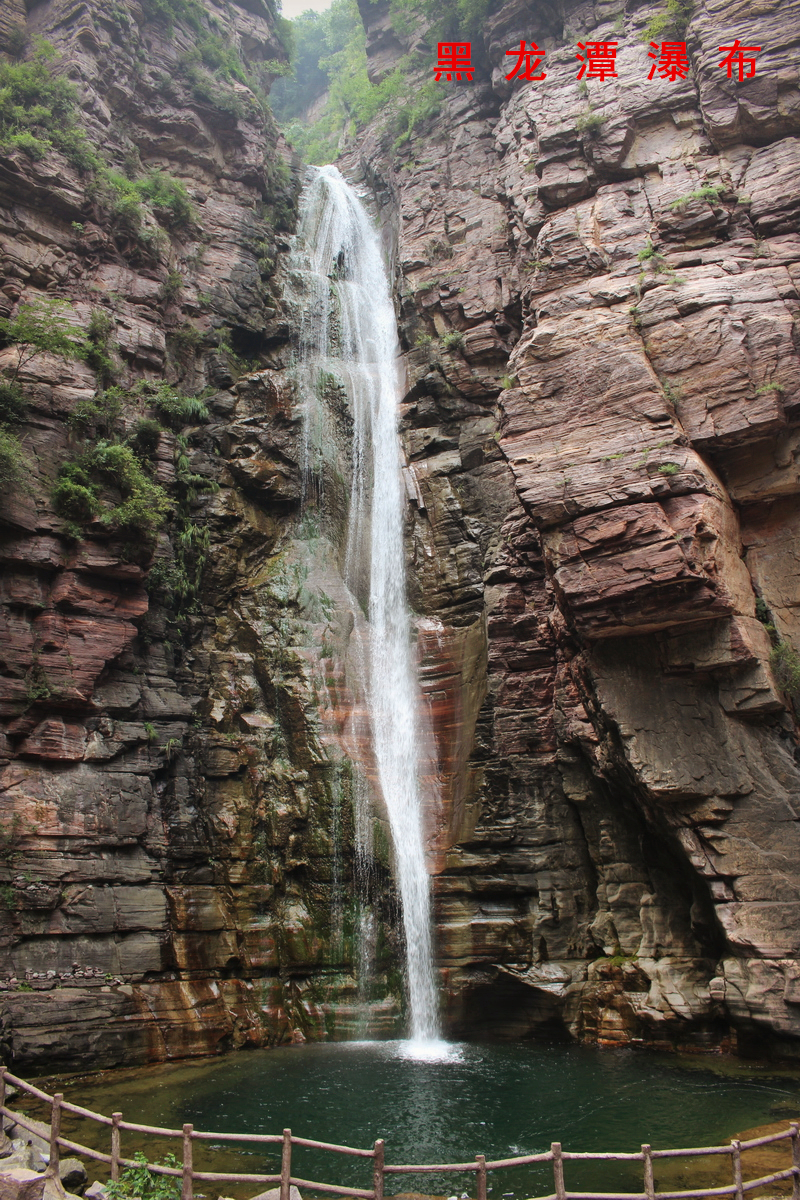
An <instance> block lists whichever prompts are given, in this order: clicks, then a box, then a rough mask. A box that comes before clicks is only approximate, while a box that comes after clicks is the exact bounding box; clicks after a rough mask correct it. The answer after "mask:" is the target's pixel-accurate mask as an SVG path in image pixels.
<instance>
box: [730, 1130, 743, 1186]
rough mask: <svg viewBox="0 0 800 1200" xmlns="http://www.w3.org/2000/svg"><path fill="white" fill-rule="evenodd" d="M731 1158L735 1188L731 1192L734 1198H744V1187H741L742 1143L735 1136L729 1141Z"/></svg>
mask: <svg viewBox="0 0 800 1200" xmlns="http://www.w3.org/2000/svg"><path fill="white" fill-rule="evenodd" d="M731 1158H732V1160H733V1186H734V1187H735V1188H736V1191H735V1192H734V1193H733V1194H734V1196H735V1197H736V1200H744V1188H743V1187H742V1145H741V1142H739V1141H738V1140H737V1139H736V1138H734V1140H733V1141H732V1142H731Z"/></svg>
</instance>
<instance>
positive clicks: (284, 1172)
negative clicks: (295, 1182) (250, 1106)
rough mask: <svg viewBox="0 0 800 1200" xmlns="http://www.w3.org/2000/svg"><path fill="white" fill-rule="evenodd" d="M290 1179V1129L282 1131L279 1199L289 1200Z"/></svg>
mask: <svg viewBox="0 0 800 1200" xmlns="http://www.w3.org/2000/svg"><path fill="white" fill-rule="evenodd" d="M291 1181H292V1131H291V1129H284V1131H283V1153H282V1154H281V1200H289V1192H290V1188H291Z"/></svg>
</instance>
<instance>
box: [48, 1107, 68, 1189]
mask: <svg viewBox="0 0 800 1200" xmlns="http://www.w3.org/2000/svg"><path fill="white" fill-rule="evenodd" d="M63 1099H64V1094H63V1092H56V1094H55V1096H53V1103H52V1105H51V1106H50V1164H49V1166H48V1171H49V1173H50V1174H51V1175H55V1177H56V1179H58V1168H59V1158H60V1153H61V1152H60V1150H59V1146H58V1139H59V1136H60V1134H61V1101H62V1100H63Z"/></svg>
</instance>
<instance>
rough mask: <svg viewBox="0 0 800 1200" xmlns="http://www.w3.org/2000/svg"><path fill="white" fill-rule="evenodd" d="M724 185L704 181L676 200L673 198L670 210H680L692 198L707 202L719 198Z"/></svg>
mask: <svg viewBox="0 0 800 1200" xmlns="http://www.w3.org/2000/svg"><path fill="white" fill-rule="evenodd" d="M724 191H725V187H724V186H723V185H722V184H721V183H706V184H703V186H702V187H699V188H697V189H696V191H694V192H687V194H686V195H685V196H679V197H678V199H677V200H673V202H672V204H670V206H669V208H670V212H681V211H682V210H683V209H684V208H686V205H687V204H689V203H690V202H691V201H692V200H706V201H708V202H709V203H712V202H715V201H717V200H719V198H720V196H721V195H722V194H723V193H724Z"/></svg>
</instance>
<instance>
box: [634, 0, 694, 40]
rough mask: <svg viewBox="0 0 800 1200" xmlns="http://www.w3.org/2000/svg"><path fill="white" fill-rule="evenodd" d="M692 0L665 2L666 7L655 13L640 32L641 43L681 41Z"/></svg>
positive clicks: (689, 14)
mask: <svg viewBox="0 0 800 1200" xmlns="http://www.w3.org/2000/svg"><path fill="white" fill-rule="evenodd" d="M693 8H694V4H693V3H692V0H667V7H666V9H665V10H664V11H663V12H660V13H657V14H656V15H655V16H654V17H652V18H651V20H650V21H649V22H648V23H647V25H645V27H644V29H643V30H642V41H643V42H659V43H660V42H662V41H664V40H667V41H669V40H671V39H674V40H675V41H683V38H684V35H685V33H686V27H687V25H688V24H689V21H690V19H691V16H692V10H693Z"/></svg>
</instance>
